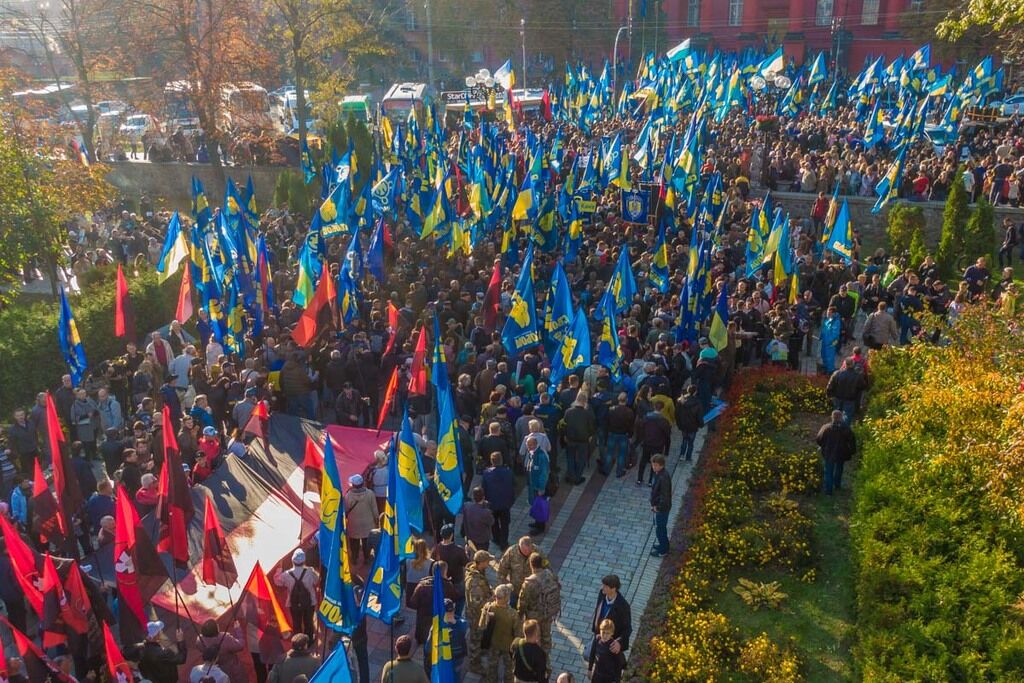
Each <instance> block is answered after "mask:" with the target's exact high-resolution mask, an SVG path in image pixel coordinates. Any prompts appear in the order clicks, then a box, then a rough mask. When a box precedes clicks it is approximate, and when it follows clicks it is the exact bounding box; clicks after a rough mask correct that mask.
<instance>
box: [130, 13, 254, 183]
mask: <svg viewBox="0 0 1024 683" xmlns="http://www.w3.org/2000/svg"><path fill="white" fill-rule="evenodd" d="M123 11H125V12H129V13H130V16H131V18H130V21H131V27H132V31H131V32H130V35H131V39H130V40H131V45H132V46H133V48H134V49H136V50H140V49H141V50H142V55H141V56H145V57H146V60H147V63H148V64H150V65H151V69H152V76H153V77H154V78H155V79H156V80H157V81H159V82H163V83H167V82H170V81H184V82H185V84H186V90H187V93H188V98H189V102H190V103H191V105H192V108H193V110H194V111H195V114H196V117H197V118H198V119H199V127H200V128H201V129H202V132H203V134H204V136H205V139H206V145H207V149H208V151H209V156H210V163H211V164H212V166H213V169H214V173H215V174H216V176H217V177H218V179H219V181H220V183H221V184H222V185H223V183H224V169H223V167H222V165H221V155H220V151H221V149H222V148H223V147H224V146H225V144H226V143H227V141H228V135H229V133H230V131H229V130H228V122H227V119H226V117H225V116H224V113H225V104H224V99H223V96H222V95H223V92H224V88H225V86H227V85H229V84H231V83H237V82H241V81H249V80H258V79H259V77H260V76H261V75H262V74H263V73H264V72H265V71H266V70H267V69H268V66H269V64H270V61H271V57H270V53H269V51H268V50H267V49H266V46H265V44H264V43H263V42H262V41H261V40H260V36H261V25H262V20H263V17H262V14H261V13H260V12H259V11H258V9H257V5H256V4H254V3H249V2H239V1H238V0H136V1H134V2H131V3H124V4H123Z"/></svg>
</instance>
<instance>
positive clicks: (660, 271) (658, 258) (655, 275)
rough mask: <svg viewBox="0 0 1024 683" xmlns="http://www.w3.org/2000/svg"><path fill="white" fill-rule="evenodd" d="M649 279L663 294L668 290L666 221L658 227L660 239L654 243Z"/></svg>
mask: <svg viewBox="0 0 1024 683" xmlns="http://www.w3.org/2000/svg"><path fill="white" fill-rule="evenodd" d="M648 279H649V280H650V281H651V284H652V285H654V286H655V287H657V288H658V291H659V292H661V293H662V294H664V293H665V292H667V291H668V279H669V270H668V244H667V243H666V240H665V224H664V223H662V224H661V227H659V228H658V241H657V242H656V243H655V244H654V258H653V259H651V272H650V274H649V276H648Z"/></svg>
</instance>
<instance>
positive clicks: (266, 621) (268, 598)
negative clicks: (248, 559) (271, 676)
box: [240, 560, 292, 662]
mask: <svg viewBox="0 0 1024 683" xmlns="http://www.w3.org/2000/svg"><path fill="white" fill-rule="evenodd" d="M240 600H241V601H242V605H241V609H240V611H241V612H242V614H241V615H240V617H241V621H242V622H243V623H246V622H248V623H249V624H250V625H252V626H255V627H256V641H257V643H258V648H259V654H260V659H262V660H263V661H264V662H276V661H277V660H279V659H281V657H282V656H283V655H284V652H285V649H284V643H282V639H283V638H284V635H285V634H286V633H288V632H290V631H291V630H292V627H291V624H290V623H289V622H288V617H287V616H285V613H284V610H282V609H281V603H279V602H278V601H277V596H276V595H274V588H273V586H271V585H270V580H269V579H267V575H266V574H265V573H263V567H261V566H260V563H259V561H258V560H257V561H256V566H255V567H253V568H252V573H251V574H250V575H249V580H248V581H246V582H245V588H244V589H242V596H241V598H240Z"/></svg>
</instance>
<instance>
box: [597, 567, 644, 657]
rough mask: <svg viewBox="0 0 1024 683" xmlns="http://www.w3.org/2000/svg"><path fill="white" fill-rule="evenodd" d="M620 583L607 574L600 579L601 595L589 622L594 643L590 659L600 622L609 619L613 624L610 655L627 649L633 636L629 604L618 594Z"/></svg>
mask: <svg viewBox="0 0 1024 683" xmlns="http://www.w3.org/2000/svg"><path fill="white" fill-rule="evenodd" d="M621 587H622V582H621V581H619V577H618V576H616V575H615V574H609V575H608V576H606V577H604V578H603V579H601V593H600V594H599V595H598V596H597V605H596V606H595V607H594V618H593V619H591V620H590V630H591V631H593V632H594V642H592V643H591V645H590V651H591V657H588V658H587V659H591V658H592V655H593V651H594V646H595V643H596V640H597V635H598V633H599V631H600V626H601V622H602V621H604V620H605V619H611V620H612V623H613V624H615V640H614V641H613V642H612V644H611V646H610V648H611V651H612V654H615V655H617V654H619V653H620V652H625V651H626V650H628V649H629V637H630V636H631V635H633V615H632V611H631V610H630V608H629V602H627V601H626V598H625V596H623V595H622V593H620V592H619V589H620V588H621Z"/></svg>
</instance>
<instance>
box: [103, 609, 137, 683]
mask: <svg viewBox="0 0 1024 683" xmlns="http://www.w3.org/2000/svg"><path fill="white" fill-rule="evenodd" d="M103 647H104V649H105V650H106V654H107V671H109V672H110V679H111V680H112V681H113V682H114V683H122V682H123V683H133V682H134V678H133V677H132V672H131V669H130V668H129V667H128V662H126V661H125V659H124V655H123V654H121V650H120V649H119V648H118V647H117V641H116V640H114V634H113V633H111V632H110V627H109V626H107V622H105V621H104V622H103Z"/></svg>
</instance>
